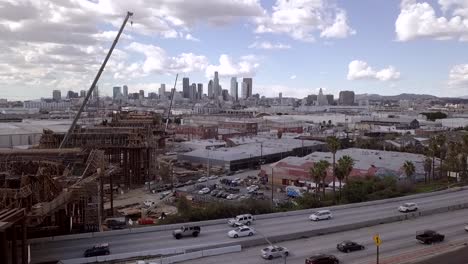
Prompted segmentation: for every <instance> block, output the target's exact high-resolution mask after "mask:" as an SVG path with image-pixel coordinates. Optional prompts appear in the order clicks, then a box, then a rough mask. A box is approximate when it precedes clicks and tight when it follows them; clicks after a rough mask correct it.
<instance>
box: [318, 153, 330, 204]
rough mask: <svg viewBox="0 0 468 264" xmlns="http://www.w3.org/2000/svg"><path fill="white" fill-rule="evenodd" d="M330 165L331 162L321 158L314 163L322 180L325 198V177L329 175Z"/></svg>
mask: <svg viewBox="0 0 468 264" xmlns="http://www.w3.org/2000/svg"><path fill="white" fill-rule="evenodd" d="M328 167H330V162H328V161H326V160H319V161H318V162H316V163H315V164H314V169H316V175H317V176H318V178H319V179H320V180H321V182H322V186H323V198H325V178H326V177H327V169H328ZM319 182H320V181H319Z"/></svg>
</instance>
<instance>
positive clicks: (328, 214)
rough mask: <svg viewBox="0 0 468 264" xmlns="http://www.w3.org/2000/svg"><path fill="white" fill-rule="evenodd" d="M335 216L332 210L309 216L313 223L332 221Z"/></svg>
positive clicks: (320, 211)
mask: <svg viewBox="0 0 468 264" xmlns="http://www.w3.org/2000/svg"><path fill="white" fill-rule="evenodd" d="M332 217H333V215H332V213H331V212H330V210H319V211H317V212H315V213H313V214H311V215H310V216H309V219H310V220H312V221H319V220H330V219H332Z"/></svg>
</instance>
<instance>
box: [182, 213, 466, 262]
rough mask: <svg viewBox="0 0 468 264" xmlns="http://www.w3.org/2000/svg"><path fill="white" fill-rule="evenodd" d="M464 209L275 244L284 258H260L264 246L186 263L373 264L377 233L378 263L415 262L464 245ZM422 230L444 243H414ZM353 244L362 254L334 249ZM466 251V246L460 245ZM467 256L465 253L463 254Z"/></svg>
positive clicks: (444, 258)
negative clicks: (323, 259)
mask: <svg viewBox="0 0 468 264" xmlns="http://www.w3.org/2000/svg"><path fill="white" fill-rule="evenodd" d="M467 218H468V210H460V211H454V212H450V213H449V214H437V215H431V216H427V217H420V218H414V219H411V220H408V221H402V222H395V223H389V224H384V225H378V226H373V227H366V228H361V229H356V230H352V231H345V232H340V233H333V234H328V235H324V236H320V237H311V238H307V239H298V240H292V241H286V242H282V243H278V245H281V246H284V247H286V248H288V249H289V251H290V255H289V257H288V258H287V259H286V262H285V261H284V259H275V260H271V261H270V260H264V259H262V258H260V250H261V249H262V248H263V247H265V246H257V247H251V248H247V249H244V250H242V252H239V253H231V254H225V255H220V256H214V257H207V258H201V259H197V260H191V261H188V262H181V263H190V264H218V263H223V264H230V263H233V264H234V263H243V264H267V263H268V264H279V263H288V264H304V260H305V258H307V257H308V256H311V255H314V254H319V253H324V254H332V255H335V256H336V257H337V258H338V259H339V260H340V263H342V264H374V263H375V262H376V247H375V245H374V241H373V240H372V237H373V235H374V234H377V233H378V234H380V237H381V239H382V244H381V246H380V263H381V264H399V263H416V261H417V260H419V259H421V258H424V257H425V256H426V255H430V254H435V253H443V252H445V251H449V250H452V249H454V248H457V245H460V244H462V243H464V242H468V233H467V232H466V231H465V230H464V229H463V227H464V224H465V223H466V219H467ZM423 229H434V230H436V231H438V232H440V233H442V234H445V236H446V240H445V241H444V242H442V243H440V244H433V245H422V244H420V243H418V242H417V241H416V240H415V233H416V232H417V231H419V230H423ZM345 239H346V240H352V241H356V242H358V243H360V244H362V245H364V246H365V247H366V248H365V249H364V250H362V251H355V252H351V253H342V252H339V251H338V250H337V249H336V244H337V243H339V242H341V241H343V240H345ZM460 247H461V248H462V250H463V249H464V251H466V246H460ZM451 254H454V255H455V256H457V255H459V254H462V253H461V252H460V253H457V252H453V253H447V254H444V255H441V256H440V257H438V258H436V259H437V261H438V262H429V260H426V261H425V262H421V263H419V262H418V263H419V264H422V263H450V264H466V263H468V261H467V259H462V258H461V257H460V260H458V261H457V260H456V259H455V258H451V257H450V256H451ZM466 255H467V256H468V254H466Z"/></svg>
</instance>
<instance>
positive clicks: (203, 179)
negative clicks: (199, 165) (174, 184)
mask: <svg viewBox="0 0 468 264" xmlns="http://www.w3.org/2000/svg"><path fill="white" fill-rule="evenodd" d="M207 180H208V178H207V177H205V176H203V177H201V178H200V179H198V182H206V181H207Z"/></svg>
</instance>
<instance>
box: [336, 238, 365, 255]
mask: <svg viewBox="0 0 468 264" xmlns="http://www.w3.org/2000/svg"><path fill="white" fill-rule="evenodd" d="M336 248H337V249H338V250H339V251H341V252H346V253H349V252H351V251H356V250H363V249H364V246H363V245H360V244H358V243H356V242H353V241H349V240H345V241H343V242H341V243H339V244H337V245H336Z"/></svg>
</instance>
